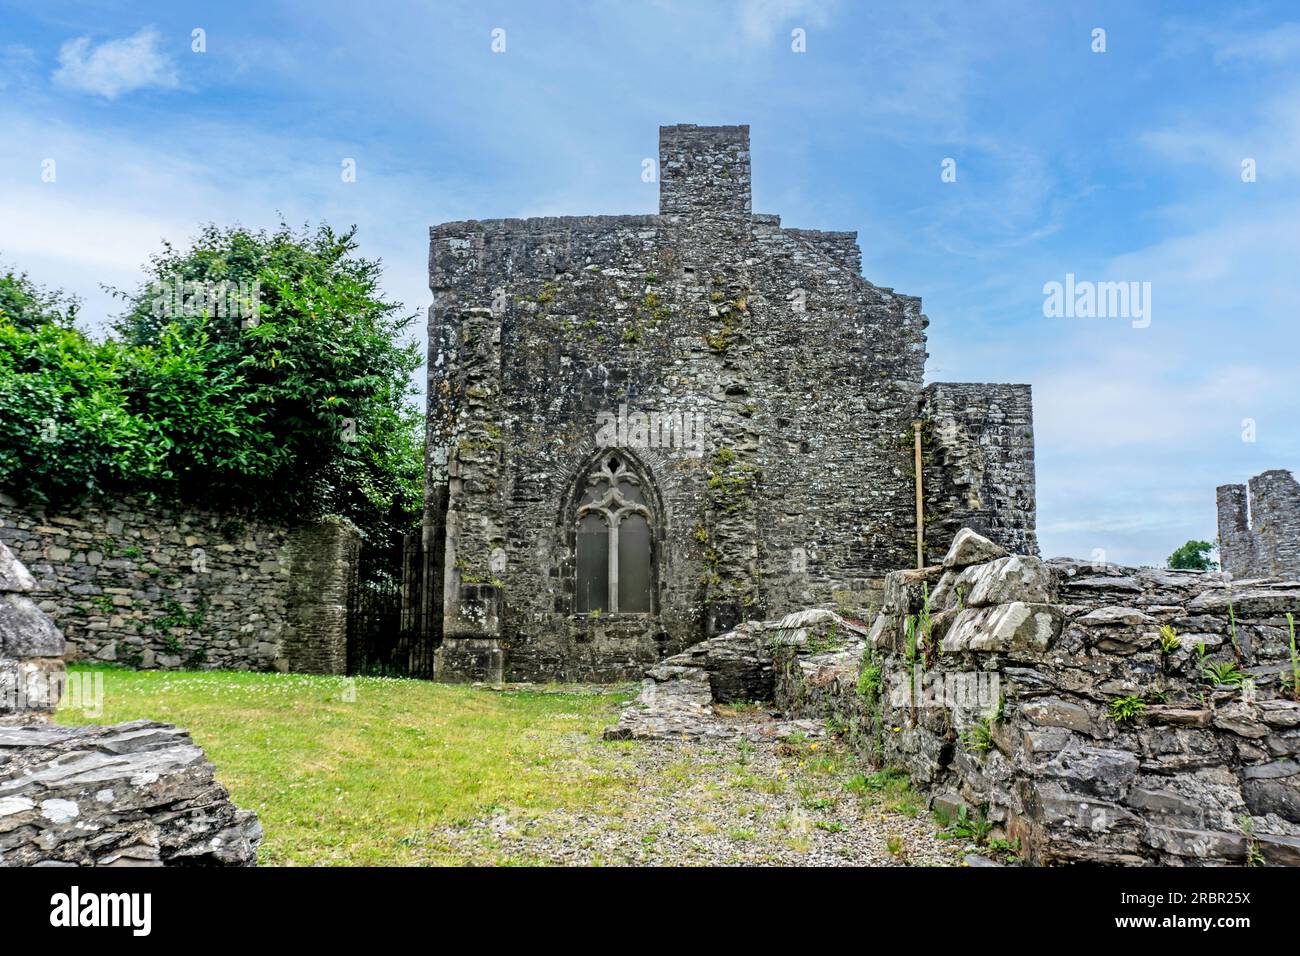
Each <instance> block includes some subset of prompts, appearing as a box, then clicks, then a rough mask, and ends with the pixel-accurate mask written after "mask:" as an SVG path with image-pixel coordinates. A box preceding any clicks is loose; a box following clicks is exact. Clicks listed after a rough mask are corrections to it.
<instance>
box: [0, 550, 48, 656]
mask: <svg viewBox="0 0 1300 956" xmlns="http://www.w3.org/2000/svg"><path fill="white" fill-rule="evenodd" d="M19 567H22V565H19ZM62 656H63V635H62V634H60V633H59V629H58V628H56V627H55V626H54V622H53V621H51V620H50V619H49V617H47V616H46V614H45V612H44V611H42V610H41V609H40V608H38V607H37V606H36V605H35V604H34V603H33V602H32V599H31V598H29V597H27V596H26V595H23V594H0V658H15V657H16V658H26V657H62Z"/></svg>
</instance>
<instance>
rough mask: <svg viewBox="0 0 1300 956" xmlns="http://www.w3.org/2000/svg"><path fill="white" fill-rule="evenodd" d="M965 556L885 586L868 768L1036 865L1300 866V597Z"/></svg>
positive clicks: (1181, 578) (1081, 566) (953, 555)
mask: <svg viewBox="0 0 1300 956" xmlns="http://www.w3.org/2000/svg"><path fill="white" fill-rule="evenodd" d="M965 543H966V544H967V545H968V546H971V547H968V550H967V551H966V552H965V553H963V550H962V544H963V541H962V539H959V540H958V542H957V543H955V544H954V547H953V551H952V552H950V554H949V556H948V559H946V562H945V563H946V564H947V565H948V566H947V567H945V566H942V565H939V566H934V567H929V568H925V569H922V570H918V571H901V572H894V573H893V574H891V575H889V577H888V579H887V582H886V599H885V605H884V608H883V610H882V613H881V614H880V615H879V617H878V618H877V619H876V621H875V622H874V624H873V627H872V632H871V637H870V639H869V641H868V648H867V652H866V653H865V654H864V656H863V659H862V664H861V667H860V670H859V674H860V675H861V674H862V671H863V669H866V670H867V672H868V674H869V675H870V677H869V679H866V680H863V679H862V678H861V676H860V689H861V690H863V691H864V693H863V694H861V695H860V696H861V697H862V698H863V701H864V710H865V711H866V717H865V719H864V721H863V723H864V727H865V730H864V732H863V734H862V738H863V739H864V740H865V741H868V742H869V747H868V753H869V755H870V756H872V757H873V758H874V759H878V760H880V761H883V762H884V763H887V764H892V765H895V766H901V767H903V768H905V769H906V770H907V771H908V772H909V773H910V774H911V776H912V778H913V780H914V782H916V783H917V784H918V785H921V786H923V787H925V788H926V789H927V790H928V791H930V792H931V793H932V794H933V795H934V797H935V800H936V802H937V803H938V804H939V805H940V806H946V807H949V808H955V807H958V806H960V805H965V806H966V807H968V808H970V809H969V813H970V816H971V817H972V818H975V817H976V815H977V814H983V815H984V817H985V819H986V820H987V821H988V823H989V824H990V825H991V827H992V833H993V835H994V836H999V837H1002V838H1005V839H1009V840H1014V841H1018V845H1019V846H1020V848H1021V852H1022V854H1023V855H1024V857H1025V858H1026V859H1027V860H1028V861H1030V862H1033V863H1056V862H1103V863H1124V864H1139V863H1157V864H1168V865H1183V864H1204V863H1233V864H1242V863H1247V862H1251V861H1252V860H1258V861H1263V862H1270V863H1279V864H1288V865H1295V864H1300V763H1297V754H1300V701H1298V700H1297V694H1296V692H1295V689H1294V676H1293V675H1294V673H1295V671H1294V669H1293V666H1292V658H1291V652H1290V646H1289V634H1288V630H1287V622H1286V619H1285V616H1284V615H1285V612H1287V611H1296V610H1300V581H1294V580H1293V581H1260V582H1249V583H1246V584H1241V585H1233V586H1231V588H1229V586H1228V583H1227V582H1226V581H1225V579H1224V578H1223V577H1222V576H1221V575H1219V574H1202V573H1197V572H1177V571H1162V570H1153V569H1133V568H1120V567H1115V566H1111V565H1106V566H1094V565H1090V564H1086V563H1083V562H1077V561H1069V560H1060V561H1053V562H1050V563H1044V562H1042V561H1039V560H1038V559H1036V558H1033V557H1028V556H1020V555H1007V556H1001V557H994V558H992V559H991V560H990V559H989V558H988V542H978V541H976V539H975V538H974V536H969V537H967V538H966V541H965ZM975 544H978V545H979V547H978V548H977V547H973V546H972V545H975ZM968 560H978V561H979V562H980V563H972V564H967V563H966V562H967V561H968ZM927 595H928V597H929V601H928V604H927V600H926V597H927ZM1230 603H1231V609H1230ZM927 614H928V615H929V617H928V624H927V623H926V615H927ZM909 618H912V619H913V620H914V621H918V622H919V626H918V625H916V624H914V625H909V623H908V619H909ZM1162 627H1164V628H1171V629H1172V632H1170V631H1168V630H1166V631H1164V643H1163V646H1162Z"/></svg>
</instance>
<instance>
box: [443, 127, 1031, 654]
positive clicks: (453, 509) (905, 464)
mask: <svg viewBox="0 0 1300 956" xmlns="http://www.w3.org/2000/svg"><path fill="white" fill-rule="evenodd" d="M659 179H660V193H659V212H658V214H657V215H633V216H571V217H569V216H566V217H558V218H549V217H548V218H539V219H523V220H520V219H496V220H481V221H470V222H451V223H444V224H442V225H439V226H436V227H434V228H433V229H432V230H431V235H430V250H429V277H430V286H431V288H432V290H433V306H432V308H431V310H430V319H429V419H428V444H427V461H426V495H425V519H424V532H423V541H422V553H423V557H422V559H421V560H422V562H423V567H424V568H425V571H424V575H423V577H424V581H425V584H424V587H423V589H422V593H421V597H420V601H421V602H422V604H423V612H424V614H425V615H427V617H428V619H429V620H431V621H432V622H433V623H434V626H435V627H439V628H441V638H442V641H441V646H440V648H439V650H438V660H437V676H438V677H439V679H442V680H458V679H459V680H476V679H489V680H491V679H499V678H500V677H502V676H504V677H505V678H506V679H517V680H613V679H628V678H636V677H639V676H640V675H641V672H642V671H643V669H644V668H645V667H646V665H647V664H650V663H653V662H654V661H656V660H659V659H661V658H662V657H664V656H665V655H668V654H673V653H676V652H679V651H681V650H682V649H683V648H685V647H686V646H688V645H690V644H693V643H695V642H697V641H699V640H702V639H703V638H705V637H707V636H710V635H712V634H717V633H720V632H722V631H725V630H727V629H730V628H731V627H733V626H734V625H735V624H736V623H738V622H740V621H742V620H744V619H748V618H760V617H767V618H770V617H773V616H777V615H781V614H783V613H785V612H788V611H792V610H797V609H801V608H805V607H809V606H813V605H818V604H825V605H835V606H839V607H841V608H860V609H862V613H865V612H866V610H867V609H868V608H870V607H871V606H872V604H873V602H874V594H875V589H876V588H877V587H878V585H879V582H880V580H881V578H882V577H883V575H884V574H885V573H887V572H889V571H892V570H896V569H899V568H904V567H909V566H913V565H914V564H915V562H916V531H917V505H916V475H915V468H914V436H915V432H914V429H917V428H919V431H920V433H921V438H922V441H921V446H922V462H923V465H922V469H921V471H922V479H923V480H922V487H923V489H924V491H923V496H924V497H923V513H924V518H923V521H922V526H923V529H924V541H925V551H926V559H927V561H931V560H934V559H936V558H937V557H939V556H942V554H943V553H944V551H945V550H946V549H947V547H948V545H949V543H950V541H951V539H952V536H953V534H954V533H955V532H956V530H957V529H958V528H960V527H962V526H969V527H971V528H974V529H976V530H978V531H979V532H981V533H982V534H984V535H986V536H987V537H989V538H992V539H993V540H995V541H997V542H998V543H1000V544H1002V545H1004V546H1005V547H1007V548H1008V549H1010V550H1011V551H1013V552H1016V553H1021V554H1036V553H1037V551H1038V547H1037V541H1036V537H1035V531H1034V508H1035V505H1034V455H1033V416H1032V407H1031V400H1030V390H1029V387H1028V386H1027V385H982V384H949V383H933V384H930V385H925V384H924V382H923V379H924V371H925V359H926V326H927V324H928V320H927V318H926V316H925V315H923V314H922V312H921V301H920V299H918V298H915V297H913V296H907V295H901V294H899V293H896V292H894V291H892V290H891V289H887V288H882V287H880V286H876V285H873V284H871V283H870V282H868V281H867V280H866V279H864V278H863V277H862V275H861V274H860V270H861V253H860V250H859V247H858V243H857V235H856V233H853V232H822V231H816V230H809V229H791V228H787V227H784V226H782V224H781V220H780V217H779V216H775V215H770V214H756V213H754V212H753V211H752V209H751V204H750V162H749V128H748V127H747V126H717V127H704V126H694V125H683V126H669V127H663V128H661V129H660V136H659ZM876 241H880V240H876Z"/></svg>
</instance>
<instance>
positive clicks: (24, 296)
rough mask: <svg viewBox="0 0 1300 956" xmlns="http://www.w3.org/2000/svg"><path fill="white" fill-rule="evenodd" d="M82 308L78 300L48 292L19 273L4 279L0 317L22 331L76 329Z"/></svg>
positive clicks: (0, 290)
mask: <svg viewBox="0 0 1300 956" xmlns="http://www.w3.org/2000/svg"><path fill="white" fill-rule="evenodd" d="M79 306H80V303H79V302H78V300H77V298H76V296H72V295H67V294H65V293H63V292H47V291H45V290H44V289H41V288H40V287H39V286H37V285H36V284H35V283H34V282H32V280H31V279H29V278H28V277H27V273H25V272H20V273H15V272H14V271H13V270H12V269H8V270H6V271H5V273H4V275H0V317H2V318H6V319H8V320H9V321H10V322H11V323H13V324H14V325H16V326H17V327H18V328H20V329H31V328H35V327H36V326H38V325H45V324H47V323H54V324H57V325H72V323H73V322H74V321H76V318H77V309H78V308H79Z"/></svg>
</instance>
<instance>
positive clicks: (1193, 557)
mask: <svg viewBox="0 0 1300 956" xmlns="http://www.w3.org/2000/svg"><path fill="white" fill-rule="evenodd" d="M1213 550H1214V545H1213V544H1211V543H1210V542H1209V541H1195V540H1193V541H1188V542H1187V543H1186V544H1185V545H1183V546H1182V547H1181V548H1179V549H1178V550H1176V551H1175V552H1174V553H1173V554H1171V555H1170V556H1169V560H1168V561H1167V562H1166V563H1167V564H1168V565H1169V567H1171V568H1174V569H1176V570H1180V571H1217V570H1218V569H1219V563H1218V562H1217V561H1211V560H1210V552H1211V551H1213Z"/></svg>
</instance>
